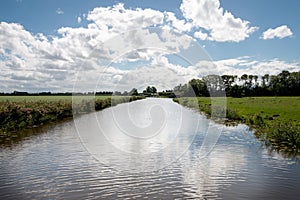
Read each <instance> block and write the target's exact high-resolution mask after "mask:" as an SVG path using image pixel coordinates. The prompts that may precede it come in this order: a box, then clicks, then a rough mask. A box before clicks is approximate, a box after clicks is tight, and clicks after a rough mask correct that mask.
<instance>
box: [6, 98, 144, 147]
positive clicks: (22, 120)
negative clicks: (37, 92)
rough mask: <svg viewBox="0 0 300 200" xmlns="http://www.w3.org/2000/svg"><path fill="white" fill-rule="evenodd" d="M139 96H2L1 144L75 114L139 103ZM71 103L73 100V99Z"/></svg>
mask: <svg viewBox="0 0 300 200" xmlns="http://www.w3.org/2000/svg"><path fill="white" fill-rule="evenodd" d="M142 98H143V97H139V96H122V97H121V96H120V97H118V96H113V97H112V96H75V99H76V101H75V103H74V102H73V104H72V96H1V97H0V143H3V142H5V141H9V140H11V138H13V137H18V132H17V131H20V130H23V129H26V128H34V127H38V126H40V125H43V124H47V123H49V122H58V121H61V120H63V119H68V118H71V117H73V114H74V115H77V114H84V113H89V112H92V111H93V110H96V111H98V110H102V109H104V108H107V107H110V106H114V105H117V104H120V103H125V102H131V101H134V100H138V99H142ZM73 100H74V97H73Z"/></svg>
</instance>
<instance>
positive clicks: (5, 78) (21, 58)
mask: <svg viewBox="0 0 300 200" xmlns="http://www.w3.org/2000/svg"><path fill="white" fill-rule="evenodd" d="M212 2H213V3H212ZM0 5H1V6H0V22H2V24H1V26H2V27H0V30H1V32H0V36H1V35H2V37H3V38H7V37H9V38H11V39H12V41H11V42H7V41H2V43H1V42H0V45H1V46H0V49H2V51H1V52H2V53H1V52H0V64H1V65H0V67H1V68H2V69H3V71H4V72H5V73H4V75H2V76H0V85H1V86H2V88H4V89H3V91H10V90H14V89H15V90H20V89H24V90H25V89H28V90H32V91H37V90H43V89H49V90H60V89H62V88H63V89H62V90H70V89H71V88H72V87H71V86H72V84H73V83H74V80H73V79H72V78H70V76H73V75H74V74H75V73H76V71H78V69H75V66H78V65H79V64H78V63H82V62H85V61H83V60H81V61H80V62H79V61H78V60H80V59H79V58H80V56H79V55H78V54H76V53H75V52H74V49H75V48H78V47H79V46H80V45H81V46H86V45H87V44H89V45H92V43H93V41H94V39H96V38H97V40H95V41H98V42H99V41H102V42H103V41H106V40H109V35H112V36H116V35H117V34H120V33H122V31H123V32H124V30H126V26H128V29H130V28H136V26H130V25H128V24H130V23H133V24H134V23H136V24H138V23H144V21H145V24H144V25H142V27H143V28H149V27H153V26H155V27H160V28H165V27H168V28H169V29H171V30H175V31H176V32H179V33H180V34H182V35H185V36H187V37H190V38H191V39H193V40H194V41H196V42H197V43H198V44H199V45H200V46H202V47H203V48H204V49H205V51H206V52H207V54H208V56H209V57H211V58H212V59H213V61H215V62H216V65H218V68H219V69H221V71H222V70H223V71H224V73H237V74H240V73H242V72H243V71H242V69H243V70H244V69H245V66H246V69H247V70H246V71H245V72H247V73H253V74H254V73H256V74H257V73H262V74H259V75H263V73H270V74H276V73H278V72H279V71H281V70H283V69H288V70H292V71H299V70H300V68H299V63H300V55H299V52H300V51H299V46H300V37H299V33H300V26H299V19H300V12H299V8H300V1H298V0H289V1H274V0H263V1H261V0H247V1H246V0H212V1H207V0H200V1H199V2H198V1H196V0H191V1H189V0H183V1H182V0H164V1H156V0H138V1H129V0H127V1H122V0H120V1H107V0H101V1H96V0H88V1H83V0H43V1H38V0H2V1H1V3H0ZM117 5H119V7H118V9H119V10H118V9H117V8H116V9H113V7H114V6H115V7H117ZM120 5H121V6H120ZM97 8H99V9H97ZM105 9H108V10H109V11H106V10H105ZM149 10H150V11H149ZM148 11H149V12H148ZM166 12H167V13H168V14H166ZM122 13H123V14H122ZM125 13H131V14H128V15H127V14H125ZM103 15H105V17H103ZM110 15H111V16H110ZM131 15H134V16H135V17H134V18H133V20H129V19H128V20H127V19H126V20H123V19H124V18H130V17H128V16H131ZM116 16H119V17H116ZM157 16H160V17H157ZM172 16H173V18H172ZM147 17H148V18H149V19H148V18H147ZM101 20H102V21H101ZM118 20H119V21H118ZM134 20H137V21H136V22H135V21H134ZM143 20H144V21H143ZM147 20H148V21H147ZM106 21H110V23H111V25H108V24H106ZM15 24H18V25H19V26H18V27H16V26H14V25H15ZM102 24H103V26H102ZM104 26H105V27H104ZM91 27H92V28H91ZM95 27H98V28H99V27H100V28H99V30H98V33H97V34H96V33H93V34H91V33H90V32H91V31H94V30H95V29H94V28H95ZM16 29H18V30H19V31H17V32H18V33H20V34H16V33H15V32H14V31H15V30H16ZM104 30H106V31H107V32H105V31H104ZM21 33H22V34H23V35H22V34H21ZM102 33H103V35H105V36H103V38H101V35H102ZM83 34H85V37H83V36H82V35H83ZM38 35H39V36H38ZM91 35H92V36H93V37H94V38H92V36H91ZM27 37H28V38H27ZM42 37H44V39H41V38H42ZM169 37H170V38H172V37H175V36H169ZM3 38H2V40H3ZM24 38H27V39H26V40H27V41H24V40H25V39H24ZM45 38H46V39H45ZM146 38H147V37H145V38H144V39H146ZM181 39H182V38H181ZM42 40H43V41H44V42H41V41H42ZM46 40H47V41H46ZM13 41H15V43H13ZM178 41H180V39H178V40H176V43H177V45H178V48H179V49H182V48H188V47H186V46H185V47H184V45H185V44H183V43H180V42H178ZM31 42H32V43H31ZM20 43H22V44H24V46H22V45H21V46H22V47H20ZM79 43H80V45H79V46H74V47H73V46H72V45H73V44H74V45H75V44H79ZM179 43H180V44H179ZM168 45H169V44H168ZM168 45H167V46H168ZM172 45H174V44H172ZM175 46H176V45H175ZM29 47H30V48H29ZM173 47H174V46H173ZM176 48H177V46H176ZM8 52H9V53H8ZM78 52H79V51H78ZM78 52H77V53H78ZM80 52H81V54H83V52H86V55H89V52H88V49H85V50H81V49H80ZM179 52H180V50H178V52H176V53H179ZM135 53H136V55H139V58H136V57H135V59H131V60H130V59H129V58H128V59H129V60H126V59H124V60H123V63H122V64H120V65H119V67H118V63H120V62H116V63H114V64H113V65H112V67H113V70H111V71H113V72H110V74H111V76H112V77H117V79H116V80H120V79H122V77H124V74H126V73H128V71H130V69H131V66H132V69H133V70H135V68H136V66H137V65H139V66H142V65H143V63H144V64H145V65H147V66H150V65H151V64H149V63H154V61H157V60H158V58H157V54H153V55H152V54H151V53H150V54H149V55H144V54H143V52H139V51H137V52H135ZM142 54H143V56H141V55H142ZM41 55H42V56H41ZM86 55H81V56H82V58H83V57H84V56H85V57H87V56H86ZM132 55H133V54H131V55H130V56H131V57H132ZM74 56H78V57H76V59H75V58H74ZM105 56H106V55H105ZM105 56H104V55H101V56H100V57H105ZM151 56H152V57H151ZM153 56H155V59H154V57H153ZM159 56H160V57H159V58H160V61H159V62H160V63H163V64H164V65H166V66H168V67H169V69H172V70H173V71H174V70H175V69H176V70H177V73H178V74H180V76H183V74H188V75H187V76H186V78H187V79H188V78H191V77H192V74H195V70H196V69H195V68H193V67H194V66H191V68H189V67H187V66H182V67H183V68H182V69H181V68H178V66H174V65H180V64H181V63H183V62H180V61H179V62H177V63H176V59H175V60H174V61H172V60H170V57H172V55H163V54H160V55H159ZM37 57H38V59H40V60H38V59H35V61H39V62H36V63H35V64H33V63H34V62H33V61H32V60H30V59H31V58H32V59H33V58H37ZM131 57H130V58H131ZM150 57H151V58H150ZM165 58H169V60H167V59H165ZM62 60H65V61H64V62H65V63H63V61H62ZM91 60H92V59H91ZM46 61H48V62H46ZM67 62H69V63H67ZM157 62H158V61H157ZM157 62H156V64H157ZM43 63H47V64H43ZM169 64H170V66H169ZM35 65H36V66H35ZM67 65H68V66H70V65H73V67H72V68H71V69H69V68H68V67H66V68H64V66H67ZM90 65H91V66H92V65H93V64H92V63H91V64H90ZM125 65H126V66H125ZM157 65H158V64H157ZM16 66H19V67H16ZM122 66H123V68H122ZM202 69H203V68H201V70H198V71H201V72H202V73H203V71H202ZM260 69H261V70H260ZM64 70H65V71H64ZM72 70H73V71H72ZM71 71H72V72H71ZM208 71H211V70H208ZM35 73H39V74H35ZM91 73H92V72H91ZM99 73H101V71H98V74H99ZM135 73H139V72H135ZM204 74H205V73H204ZM36 77H39V78H36ZM43 77H44V78H45V79H47V80H48V79H49V80H50V79H51V81H49V86H47V85H44V86H43V87H37V86H33V84H30V83H29V80H30V79H31V78H32V79H35V80H33V82H35V84H37V83H39V82H41V81H43V80H45V79H43ZM106 77H108V79H110V80H112V79H113V78H112V77H109V75H107V76H106ZM196 77H200V75H199V74H197V75H196ZM95 79H96V78H95ZM63 81H64V82H66V81H69V82H70V84H69V86H68V87H66V88H64V86H65V85H66V84H62V82H63ZM114 81H115V80H114ZM111 82H112V81H111ZM104 85H105V84H104ZM108 85H109V84H108ZM108 85H107V87H106V89H111V88H112V84H110V86H108ZM104 89H105V88H104ZM0 92H1V91H0Z"/></svg>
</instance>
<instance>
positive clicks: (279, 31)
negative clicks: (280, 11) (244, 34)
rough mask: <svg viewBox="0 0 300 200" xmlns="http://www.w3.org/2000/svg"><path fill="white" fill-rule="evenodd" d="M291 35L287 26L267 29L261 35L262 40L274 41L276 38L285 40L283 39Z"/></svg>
mask: <svg viewBox="0 0 300 200" xmlns="http://www.w3.org/2000/svg"><path fill="white" fill-rule="evenodd" d="M292 35H293V32H292V31H291V29H290V28H289V27H288V26H287V25H282V26H279V27H277V28H274V29H273V28H269V29H268V30H266V31H265V32H263V34H262V37H261V38H262V39H264V40H269V39H274V38H275V37H277V38H280V39H282V38H285V37H290V36H292Z"/></svg>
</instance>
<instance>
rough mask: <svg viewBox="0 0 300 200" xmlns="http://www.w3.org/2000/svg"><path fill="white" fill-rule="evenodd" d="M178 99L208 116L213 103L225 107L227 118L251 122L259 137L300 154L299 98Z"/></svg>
mask: <svg viewBox="0 0 300 200" xmlns="http://www.w3.org/2000/svg"><path fill="white" fill-rule="evenodd" d="M175 101H176V102H178V103H180V104H182V105H184V106H187V107H193V108H195V107H197V109H198V108H199V110H200V111H202V112H204V113H206V114H207V115H208V116H210V115H211V110H212V109H211V108H212V105H213V107H215V108H218V107H220V108H221V109H220V110H222V109H224V108H226V109H224V110H226V117H227V120H228V121H237V122H239V123H244V124H247V125H249V126H250V127H251V128H253V130H254V131H255V133H256V135H257V136H258V137H260V138H265V141H266V143H269V144H272V146H273V147H274V148H275V149H277V150H284V151H288V152H297V153H300V97H245V98H231V97H228V98H217V97H216V98H210V97H198V98H179V99H175ZM224 106H225V107H224ZM224 116H225V115H224Z"/></svg>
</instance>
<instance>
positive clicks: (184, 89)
mask: <svg viewBox="0 0 300 200" xmlns="http://www.w3.org/2000/svg"><path fill="white" fill-rule="evenodd" d="M174 93H176V95H179V96H224V95H225V94H226V96H231V97H244V96H300V71H299V72H289V71H282V72H281V73H280V74H278V75H271V76H270V75H269V74H265V75H264V76H261V77H259V76H257V75H248V74H243V75H242V76H240V77H238V76H236V75H223V76H218V75H208V76H205V77H203V78H202V79H192V80H190V81H189V82H188V83H187V84H184V85H181V84H180V85H178V86H176V87H175V88H174Z"/></svg>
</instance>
